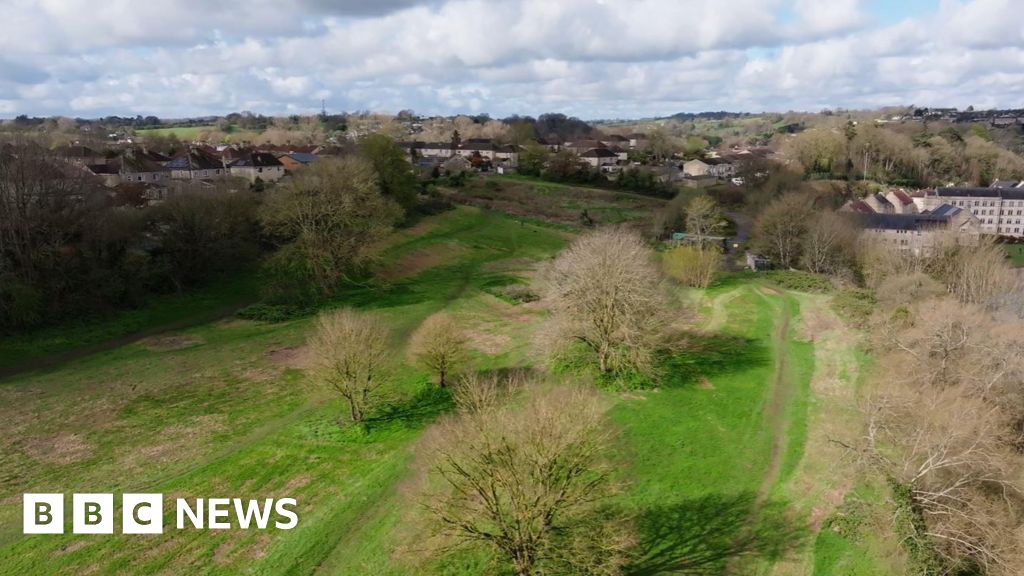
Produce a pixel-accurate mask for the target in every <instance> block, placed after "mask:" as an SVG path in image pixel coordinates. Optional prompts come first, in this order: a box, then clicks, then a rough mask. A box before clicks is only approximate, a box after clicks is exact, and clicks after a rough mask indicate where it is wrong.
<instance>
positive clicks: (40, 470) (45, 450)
mask: <svg viewBox="0 0 1024 576" xmlns="http://www.w3.org/2000/svg"><path fill="white" fill-rule="evenodd" d="M440 242H447V243H452V242H454V243H456V244H458V245H459V246H460V248H461V255H462V256H461V258H460V259H459V260H458V261H457V262H453V263H450V264H447V265H442V266H439V267H436V268H432V269H429V270H426V271H424V272H421V273H420V274H419V275H417V276H416V277H414V278H412V279H409V280H404V281H398V282H395V283H393V284H392V285H390V286H388V287H386V288H385V289H383V290H376V291H371V290H370V289H362V290H353V291H351V293H349V294H348V295H347V297H346V298H345V299H344V300H345V301H346V302H348V303H351V304H355V305H358V306H362V307H368V308H369V307H372V308H375V309H378V310H379V311H380V313H382V314H386V315H387V316H388V317H389V319H390V320H391V322H392V325H394V326H395V328H396V355H401V354H402V350H401V348H402V347H401V342H404V340H405V337H406V336H407V335H408V332H409V331H411V330H412V329H413V328H415V326H416V325H417V323H418V322H419V321H421V320H422V319H423V318H424V317H426V316H427V315H428V314H430V313H432V312H434V311H436V310H438V309H440V308H442V307H445V306H449V307H451V308H453V309H454V310H456V311H459V310H465V313H466V314H467V315H468V316H469V317H470V318H471V319H473V320H475V321H476V322H478V323H480V324H484V323H486V324H487V325H489V326H490V325H494V326H498V325H501V324H502V323H515V322H518V321H517V320H515V316H514V315H511V314H509V311H508V308H511V306H510V305H508V304H505V303H504V302H502V301H500V300H498V299H497V298H494V297H492V296H490V295H487V294H485V293H483V292H481V291H480V288H483V287H486V286H487V285H490V284H500V283H504V282H508V281H511V280H512V279H514V276H515V275H516V274H519V273H520V272H521V269H522V268H523V267H524V266H528V265H529V262H530V260H532V259H535V258H538V257H543V256H546V255H548V254H551V253H553V252H555V251H557V250H558V249H559V248H560V247H561V246H562V245H563V243H564V240H563V238H562V237H561V236H560V235H559V234H557V233H555V232H552V231H550V230H546V229H543V228H538V227H534V226H529V225H522V224H519V223H516V222H513V221H511V220H508V219H506V218H502V217H499V216H493V215H488V214H484V213H480V212H477V211H473V210H467V209H461V210H458V211H456V212H453V213H449V214H446V215H444V216H441V217H439V218H437V219H435V220H434V221H433V222H432V226H431V227H430V229H428V230H427V231H426V232H425V233H424V234H422V235H420V236H417V237H412V236H411V235H409V237H408V238H407V240H406V241H400V242H399V243H398V244H396V246H394V247H393V249H392V250H393V253H394V254H395V255H397V254H401V253H402V252H403V251H408V250H413V249H414V247H416V246H425V245H429V244H431V243H440ZM524 259H526V260H524ZM500 262H505V263H508V264H507V265H505V266H503V267H501V269H497V267H496V266H495V264H496V263H500ZM308 328H309V320H302V321H295V322H290V323H284V324H278V325H260V324H253V323H249V322H241V321H227V322H220V323H216V324H210V325H205V326H201V327H198V328H194V329H191V330H187V331H185V332H184V333H182V334H180V335H179V336H181V337H183V339H182V340H181V341H182V342H184V343H186V344H187V343H189V342H191V345H189V346H186V347H184V348H181V349H173V350H166V349H162V348H159V347H154V346H153V345H152V344H153V343H149V345H147V343H145V342H141V343H136V344H131V345H128V346H125V347H122V348H119V349H117V350H113V351H110V352H105V353H101V354H97V355H94V356H89V357H87V358H85V359H82V360H79V361H76V362H74V363H73V364H69V365H67V366H65V367H64V368H62V369H59V370H56V371H53V372H49V373H45V374H38V375H32V376H25V377H20V378H16V379H14V380H11V381H7V382H5V383H4V384H3V385H0V406H2V407H3V408H0V411H2V412H0V416H2V421H0V438H2V444H0V445H2V448H3V449H2V452H0V454H3V462H2V464H3V470H4V474H3V476H0V501H3V502H4V503H5V506H4V507H3V508H2V509H0V526H2V529H0V573H4V574H53V573H57V572H69V573H71V572H73V573H87V572H90V571H94V572H101V573H117V572H131V573H142V574H146V573H159V572H170V573H182V572H187V571H194V572H202V573H212V574H217V573H220V574H235V573H238V572H240V571H247V572H249V573H258V574H279V573H300V574H301V573H309V572H311V571H312V570H314V569H315V568H316V567H317V566H319V565H320V564H321V562H323V561H324V560H325V559H327V558H329V557H331V555H332V551H334V550H335V549H336V548H338V547H342V548H343V549H344V545H345V543H346V542H350V543H352V544H353V546H356V547H357V548H360V549H362V548H365V546H366V545H365V544H363V543H362V541H363V539H364V538H365V540H366V541H367V542H371V544H370V546H371V548H372V542H373V539H372V538H370V537H369V536H365V537H364V536H363V535H361V534H360V531H361V530H373V529H374V525H371V524H368V523H366V522H365V521H364V520H365V518H366V516H367V515H368V514H369V515H372V514H373V513H374V510H375V508H374V507H375V505H376V504H377V503H378V502H380V501H382V500H385V499H386V498H387V496H388V495H389V494H391V492H392V491H393V490H394V486H395V484H396V482H397V480H398V479H399V477H400V475H401V474H402V472H403V470H404V465H405V463H406V459H407V458H408V454H409V452H408V449H407V446H408V445H409V443H410V442H411V441H412V440H413V439H415V437H416V436H417V435H418V433H419V431H420V429H421V428H422V426H423V425H424V424H425V422H427V421H428V420H429V419H431V418H432V417H433V416H435V415H436V414H437V413H438V411H439V410H442V409H444V408H445V407H446V406H447V405H448V402H449V401H448V400H447V398H446V397H445V396H444V395H439V394H436V393H433V392H432V388H431V387H430V386H429V385H428V384H427V382H426V376H425V375H424V374H421V373H419V372H417V371H414V370H411V369H405V370H403V371H402V372H401V373H400V374H399V376H398V378H397V382H396V383H395V385H394V386H393V387H392V388H391V390H390V392H391V394H392V396H393V397H394V402H393V405H392V408H391V410H389V411H388V412H386V413H385V414H383V415H382V416H380V417H378V419H377V421H376V422H374V423H372V424H371V428H370V432H369V433H367V434H365V435H364V434H357V433H355V432H353V431H352V429H347V430H341V429H339V428H338V427H337V426H336V425H335V423H334V420H335V418H336V417H337V415H338V414H339V413H340V412H341V409H342V406H341V404H340V402H338V401H337V400H336V399H335V398H333V397H331V396H326V395H324V394H322V393H320V392H319V391H316V390H313V389H311V388H310V387H309V385H308V384H307V383H306V382H305V380H304V379H303V377H302V375H301V372H300V371H298V370H296V369H294V368H293V367H289V366H288V365H287V364H288V363H282V362H279V361H275V358H276V357H277V356H275V355H272V354H268V353H269V352H271V351H274V350H285V351H286V353H287V351H288V349H289V348H291V347H295V346H299V345H301V344H302V342H303V340H304V338H305V335H306V333H307V331H308ZM517 344H519V343H517V342H509V343H508V344H507V345H506V346H503V347H502V349H501V350H489V351H491V352H494V354H492V355H484V354H482V353H481V354H479V356H478V357H479V359H480V363H481V364H482V365H484V366H487V365H500V364H502V363H504V362H509V361H515V362H518V361H519V360H520V359H521V358H522V356H523V352H522V350H521V349H520V348H518V347H517ZM293 352H294V351H293ZM286 353H280V352H279V353H278V354H279V355H281V354H286ZM48 490H53V491H61V492H65V493H71V492H76V491H77V492H89V491H98V492H103V491H114V492H131V491H156V492H162V493H164V494H169V495H182V496H190V495H191V496H207V497H209V496H215V495H224V496H234V495H260V496H274V495H285V494H288V495H292V496H296V497H297V498H298V499H299V502H300V506H299V515H300V518H301V523H300V525H299V527H298V528H296V529H295V530H292V531H269V532H265V533H261V532H259V531H252V530H250V531H242V530H230V531H224V532H204V531H194V530H186V531H177V530H174V529H173V528H172V529H170V530H168V531H166V532H165V533H164V534H163V535H160V536H154V537H124V536H120V535H115V536H109V537H82V536H77V537H75V536H72V535H64V536H54V537H34V538H33V537H25V536H22V535H21V534H20V530H18V529H17V527H18V522H19V516H20V494H21V493H22V492H31V491H48ZM165 518H166V519H168V520H171V521H173V511H171V510H165ZM68 521H70V519H68ZM357 535H358V537H355V536H357ZM348 536H353V537H351V538H350V537H348ZM342 556H346V557H347V552H345V553H344V554H342Z"/></svg>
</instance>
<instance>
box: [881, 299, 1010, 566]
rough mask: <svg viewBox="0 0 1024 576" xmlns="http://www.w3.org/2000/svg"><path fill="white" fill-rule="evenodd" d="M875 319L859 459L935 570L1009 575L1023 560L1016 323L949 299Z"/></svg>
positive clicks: (918, 304) (932, 300) (983, 309)
mask: <svg viewBox="0 0 1024 576" xmlns="http://www.w3.org/2000/svg"><path fill="white" fill-rule="evenodd" d="M905 310H906V311H907V317H906V318H905V320H904V321H903V322H901V323H894V322H891V321H890V322H886V323H884V324H883V328H882V330H881V335H882V336H884V338H882V339H880V340H882V341H884V342H886V343H887V344H888V346H885V347H882V348H881V353H880V356H881V357H880V360H879V364H880V370H878V373H879V374H881V375H884V376H883V377H881V378H878V379H877V380H876V382H875V383H874V391H873V393H872V394H871V395H870V397H869V400H868V402H867V403H866V415H867V427H866V434H865V443H864V452H863V453H864V454H865V455H866V456H867V458H866V461H867V462H870V463H871V464H872V465H873V466H874V467H875V468H876V469H877V470H879V471H880V472H881V473H882V474H883V475H884V476H885V477H886V478H887V479H888V480H889V481H890V483H891V485H893V486H894V487H895V488H896V490H895V491H894V496H895V497H896V499H897V500H898V501H902V503H903V504H904V505H906V507H907V510H909V511H910V513H912V514H914V515H916V516H917V519H916V520H915V523H914V527H913V529H914V530H915V531H916V532H917V536H918V537H919V538H921V539H923V540H924V541H925V542H926V546H927V548H926V549H930V550H934V552H935V553H937V554H938V557H939V558H940V559H941V561H942V563H943V564H944V566H945V569H948V570H949V572H947V573H952V572H953V571H954V570H956V569H960V568H968V569H976V568H979V567H980V568H981V569H982V570H983V571H984V573H986V574H992V575H1006V576H1009V575H1010V574H1019V573H1020V568H1021V566H1024V564H1022V561H1024V521H1022V518H1024V492H1022V489H1021V483H1020V482H1021V481H1020V478H1021V475H1022V474H1024V458H1022V456H1021V446H1022V441H1021V439H1022V438H1024V427H1022V423H1024V387H1022V383H1024V361H1022V360H1020V355H1019V354H1018V353H1017V352H1016V351H1018V350H1019V349H1020V348H1021V346H1022V345H1024V324H1022V323H1021V322H1020V321H1019V320H997V319H995V318H993V317H992V316H991V315H990V314H989V313H988V312H987V311H986V309H985V308H983V307H981V306H976V305H965V304H962V303H960V302H957V301H956V300H954V299H953V298H950V297H944V298H942V299H931V300H927V301H924V302H919V303H917V304H912V305H910V306H909V307H907V308H905Z"/></svg>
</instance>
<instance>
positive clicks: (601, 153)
mask: <svg viewBox="0 0 1024 576" xmlns="http://www.w3.org/2000/svg"><path fill="white" fill-rule="evenodd" d="M618 157H619V155H618V154H616V153H615V152H612V151H611V150H609V149H607V148H591V149H590V150H587V151H586V152H584V153H583V154H580V158H618Z"/></svg>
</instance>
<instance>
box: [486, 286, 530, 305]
mask: <svg viewBox="0 0 1024 576" xmlns="http://www.w3.org/2000/svg"><path fill="white" fill-rule="evenodd" d="M488 292H489V293H490V294H491V295H493V296H497V297H498V298H501V299H502V300H505V301H506V302H509V303H510V304H526V303H527V302H536V301H537V300H540V295H538V294H537V293H536V292H534V291H533V290H531V289H530V287H529V286H525V285H523V284H510V285H508V286H499V287H497V288H492V289H490V290H488Z"/></svg>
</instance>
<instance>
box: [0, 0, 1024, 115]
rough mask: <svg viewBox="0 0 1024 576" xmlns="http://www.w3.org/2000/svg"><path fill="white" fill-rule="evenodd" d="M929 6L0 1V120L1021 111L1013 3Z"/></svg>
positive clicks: (784, 1) (564, 0)
mask: <svg viewBox="0 0 1024 576" xmlns="http://www.w3.org/2000/svg"><path fill="white" fill-rule="evenodd" d="M936 2H937V4H936V7H935V9H934V10H933V11H932V12H931V13H924V14H919V15H915V16H914V17H912V18H908V19H905V20H903V21H901V22H879V21H878V17H877V16H871V15H870V14H869V13H868V5H867V3H866V0H833V1H830V2H821V1H818V0H767V1H765V0H732V1H730V2H723V1H721V0H685V1H683V0H559V1H557V2H555V1H551V0H426V1H416V0H386V1H384V2H376V3H367V2H356V1H354V0H350V1H344V2H327V1H326V0H250V1H249V2H247V4H246V6H245V9H244V10H239V7H238V5H237V4H217V3H209V2H205V1H202V0H164V1H163V2H159V3H148V4H144V3H139V2H134V1H131V0H108V1H107V2H104V3H96V2H91V1H86V0H39V1H37V2H33V1H29V0H0V7H2V8H3V13H4V14H5V34H4V35H3V36H0V54H3V57H2V58H0V98H2V100H0V114H3V115H8V116H9V115H13V114H19V113H29V114H68V113H71V114H77V115H84V116H89V115H93V116H97V115H106V114H158V115H162V116H171V117H173V116H182V115H191V114H209V113H223V112H228V111H232V110H239V109H251V110H254V111H258V112H263V113H282V112H288V113H294V112H296V111H314V110H317V109H318V108H319V102H320V99H321V98H325V99H327V100H328V107H329V108H331V109H334V110H343V109H344V110H357V109H383V110H391V111H397V110H399V109H402V108H413V109H415V110H418V111H421V112H429V113H435V112H436V113H452V112H476V111H489V112H491V113H492V114H495V115H504V114H510V113H525V114H538V113H540V112H544V111H549V110H557V111H562V112H566V113H570V114H576V115H579V116H582V117H587V118H594V117H606V116H607V117H611V116H618V117H622V116H645V115H651V114H668V113H673V112H677V111H681V110H687V111H697V110H707V109H714V110H719V109H730V110H739V109H744V110H751V111H760V110H787V109H816V108H818V107H820V106H826V105H827V106H844V107H858V106H878V105H883V104H907V103H917V104H932V105H940V104H942V105H945V104H948V105H957V106H966V105H967V104H974V105H975V106H984V105H1000V106H1018V107H1019V106H1024V102H1022V98H1024V96H1022V95H1021V94H1020V93H1019V91H1016V92H1015V91H1014V90H1013V89H1012V86H1014V85H1016V84H1019V82H1020V79H1021V77H1022V76H1024V23H1022V21H1021V20H1020V19H1019V18H1018V17H1017V14H1016V10H1015V6H1014V0H972V1H967V0H960V1H954V0H936ZM869 23H870V24H871V26H870V27H869V26H868V24H869Z"/></svg>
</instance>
